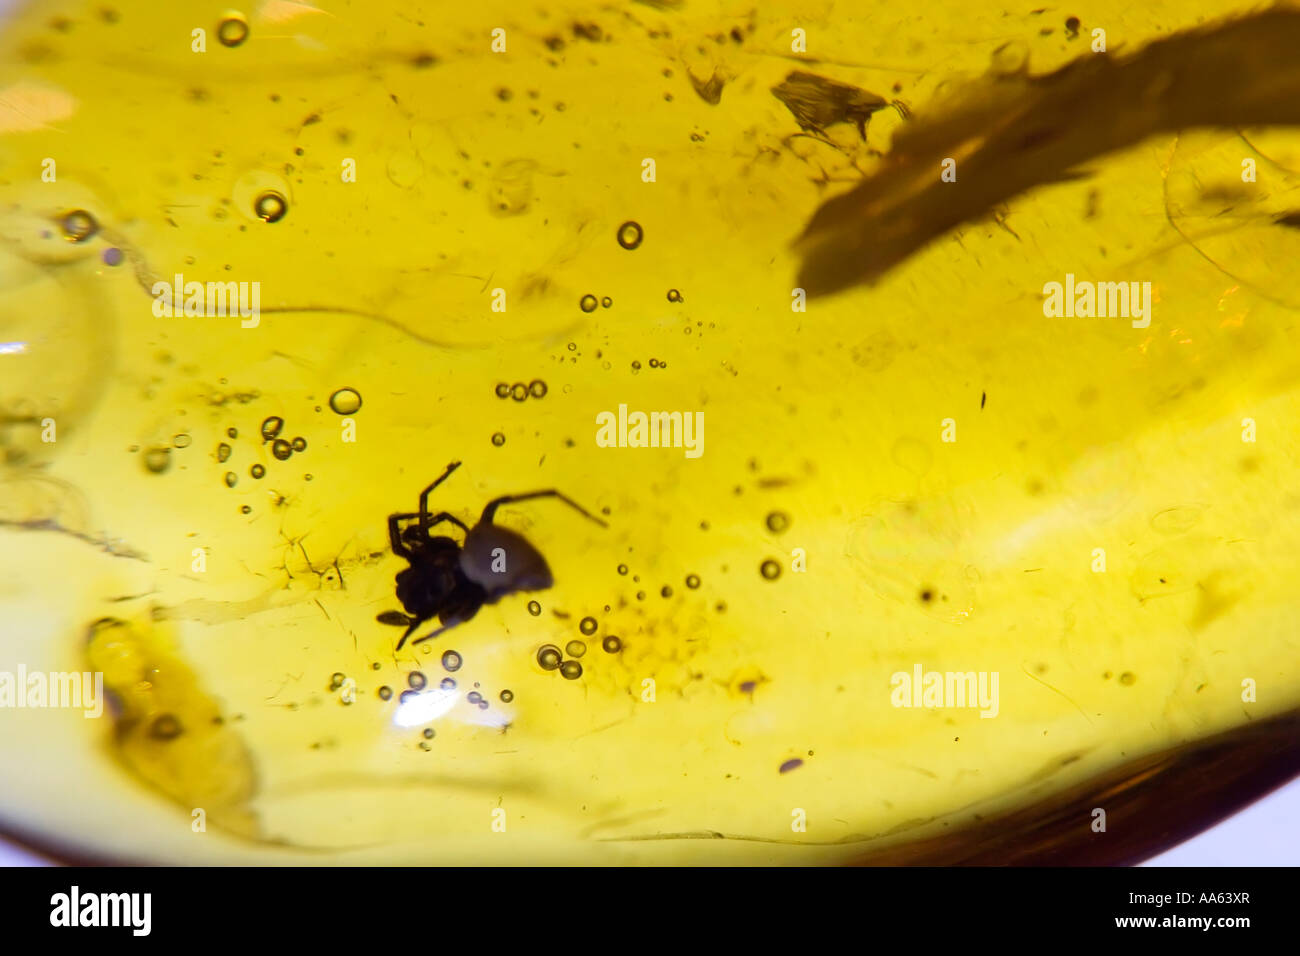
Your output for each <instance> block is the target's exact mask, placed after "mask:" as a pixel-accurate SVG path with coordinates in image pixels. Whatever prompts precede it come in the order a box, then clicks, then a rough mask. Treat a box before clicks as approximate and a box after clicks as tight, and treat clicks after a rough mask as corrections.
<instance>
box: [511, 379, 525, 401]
mask: <svg viewBox="0 0 1300 956" xmlns="http://www.w3.org/2000/svg"><path fill="white" fill-rule="evenodd" d="M510 397H511V398H513V399H514V400H515V401H516V402H522V401H523V400H524V399H526V398H527V397H528V386H527V385H525V384H524V383H523V382H515V384H513V385H511V386H510Z"/></svg>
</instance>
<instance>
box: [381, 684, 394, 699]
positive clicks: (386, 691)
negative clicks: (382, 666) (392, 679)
mask: <svg viewBox="0 0 1300 956" xmlns="http://www.w3.org/2000/svg"><path fill="white" fill-rule="evenodd" d="M378 693H379V699H380V700H392V698H393V689H392V688H391V687H387V686H384V687H381V688H379V691H378Z"/></svg>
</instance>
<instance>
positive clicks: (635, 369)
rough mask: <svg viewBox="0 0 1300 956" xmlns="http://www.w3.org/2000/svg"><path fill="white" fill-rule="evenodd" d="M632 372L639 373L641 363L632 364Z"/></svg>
mask: <svg viewBox="0 0 1300 956" xmlns="http://www.w3.org/2000/svg"><path fill="white" fill-rule="evenodd" d="M632 371H634V372H639V371H641V363H640V362H633V363H632Z"/></svg>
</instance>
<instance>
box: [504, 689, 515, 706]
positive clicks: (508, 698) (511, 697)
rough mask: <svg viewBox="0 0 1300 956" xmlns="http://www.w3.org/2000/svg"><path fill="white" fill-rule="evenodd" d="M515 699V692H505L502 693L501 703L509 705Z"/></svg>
mask: <svg viewBox="0 0 1300 956" xmlns="http://www.w3.org/2000/svg"><path fill="white" fill-rule="evenodd" d="M514 699H515V692H514V691H512V690H503V691H502V692H501V703H503V704H508V703H510V702H511V701H512V700H514Z"/></svg>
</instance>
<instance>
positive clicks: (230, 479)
mask: <svg viewBox="0 0 1300 956" xmlns="http://www.w3.org/2000/svg"><path fill="white" fill-rule="evenodd" d="M225 481H226V487H227V488H233V487H235V482H237V481H239V476H238V475H237V474H235V473H234V472H233V471H228V472H226V478H225Z"/></svg>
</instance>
